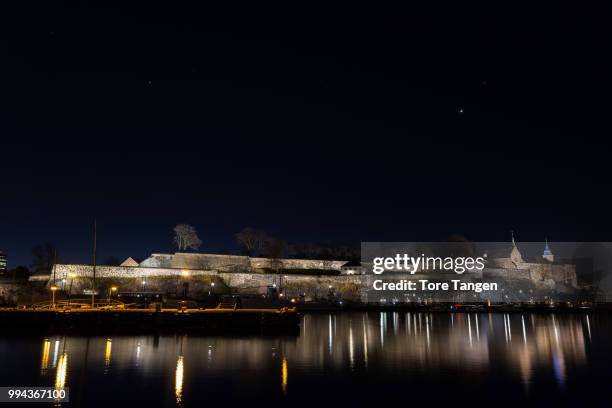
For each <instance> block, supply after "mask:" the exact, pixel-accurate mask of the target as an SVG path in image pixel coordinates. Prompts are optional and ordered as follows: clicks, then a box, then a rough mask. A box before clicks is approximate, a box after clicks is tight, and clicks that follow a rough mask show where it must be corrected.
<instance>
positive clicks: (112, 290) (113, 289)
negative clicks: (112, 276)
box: [107, 286, 117, 304]
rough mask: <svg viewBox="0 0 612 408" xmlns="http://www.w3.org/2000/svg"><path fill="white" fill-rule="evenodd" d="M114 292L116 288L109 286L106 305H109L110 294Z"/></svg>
mask: <svg viewBox="0 0 612 408" xmlns="http://www.w3.org/2000/svg"><path fill="white" fill-rule="evenodd" d="M116 291H117V287H116V286H111V288H110V290H109V291H108V302H107V303H109V304H110V300H111V294H112V293H113V292H116Z"/></svg>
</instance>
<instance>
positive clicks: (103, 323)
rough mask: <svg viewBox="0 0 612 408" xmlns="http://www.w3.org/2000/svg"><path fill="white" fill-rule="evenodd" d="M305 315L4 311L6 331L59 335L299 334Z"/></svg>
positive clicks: (1, 321) (0, 318) (288, 311)
mask: <svg viewBox="0 0 612 408" xmlns="http://www.w3.org/2000/svg"><path fill="white" fill-rule="evenodd" d="M299 323H300V315H299V314H298V313H297V311H296V309H295V308H280V309H236V310H232V309H186V308H183V309H160V310H153V309H102V308H92V309H42V310H37V309H0V325H2V327H3V328H4V329H5V330H8V329H11V330H12V329H14V330H21V331H30V332H40V333H55V332H62V333H64V332H77V333H81V332H85V333H139V332H177V333H222V334H225V333H268V332H272V333H276V332H283V333H297V332H298V330H299Z"/></svg>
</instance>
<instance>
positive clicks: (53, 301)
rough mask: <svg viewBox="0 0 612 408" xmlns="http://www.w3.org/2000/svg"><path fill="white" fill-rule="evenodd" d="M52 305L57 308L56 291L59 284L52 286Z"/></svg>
mask: <svg viewBox="0 0 612 408" xmlns="http://www.w3.org/2000/svg"><path fill="white" fill-rule="evenodd" d="M50 289H51V307H53V309H55V291H57V286H55V285H53V286H51V288H50Z"/></svg>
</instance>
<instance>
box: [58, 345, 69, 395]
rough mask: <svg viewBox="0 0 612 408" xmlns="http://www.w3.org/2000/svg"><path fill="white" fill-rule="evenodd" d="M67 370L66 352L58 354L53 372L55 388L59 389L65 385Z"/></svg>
mask: <svg viewBox="0 0 612 408" xmlns="http://www.w3.org/2000/svg"><path fill="white" fill-rule="evenodd" d="M67 370H68V354H66V353H64V354H62V355H61V356H60V358H59V362H58V364H57V371H56V373H55V389H57V390H61V389H63V388H64V386H65V385H66V371H67Z"/></svg>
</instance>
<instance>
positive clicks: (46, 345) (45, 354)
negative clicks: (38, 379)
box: [40, 339, 51, 372]
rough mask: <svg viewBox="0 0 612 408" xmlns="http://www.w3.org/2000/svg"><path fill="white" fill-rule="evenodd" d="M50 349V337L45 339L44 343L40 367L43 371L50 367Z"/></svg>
mask: <svg viewBox="0 0 612 408" xmlns="http://www.w3.org/2000/svg"><path fill="white" fill-rule="evenodd" d="M50 350H51V342H50V341H49V339H45V341H44V343H43V352H42V358H41V360H40V369H41V371H42V372H45V371H47V368H48V367H49V351H50Z"/></svg>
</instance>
